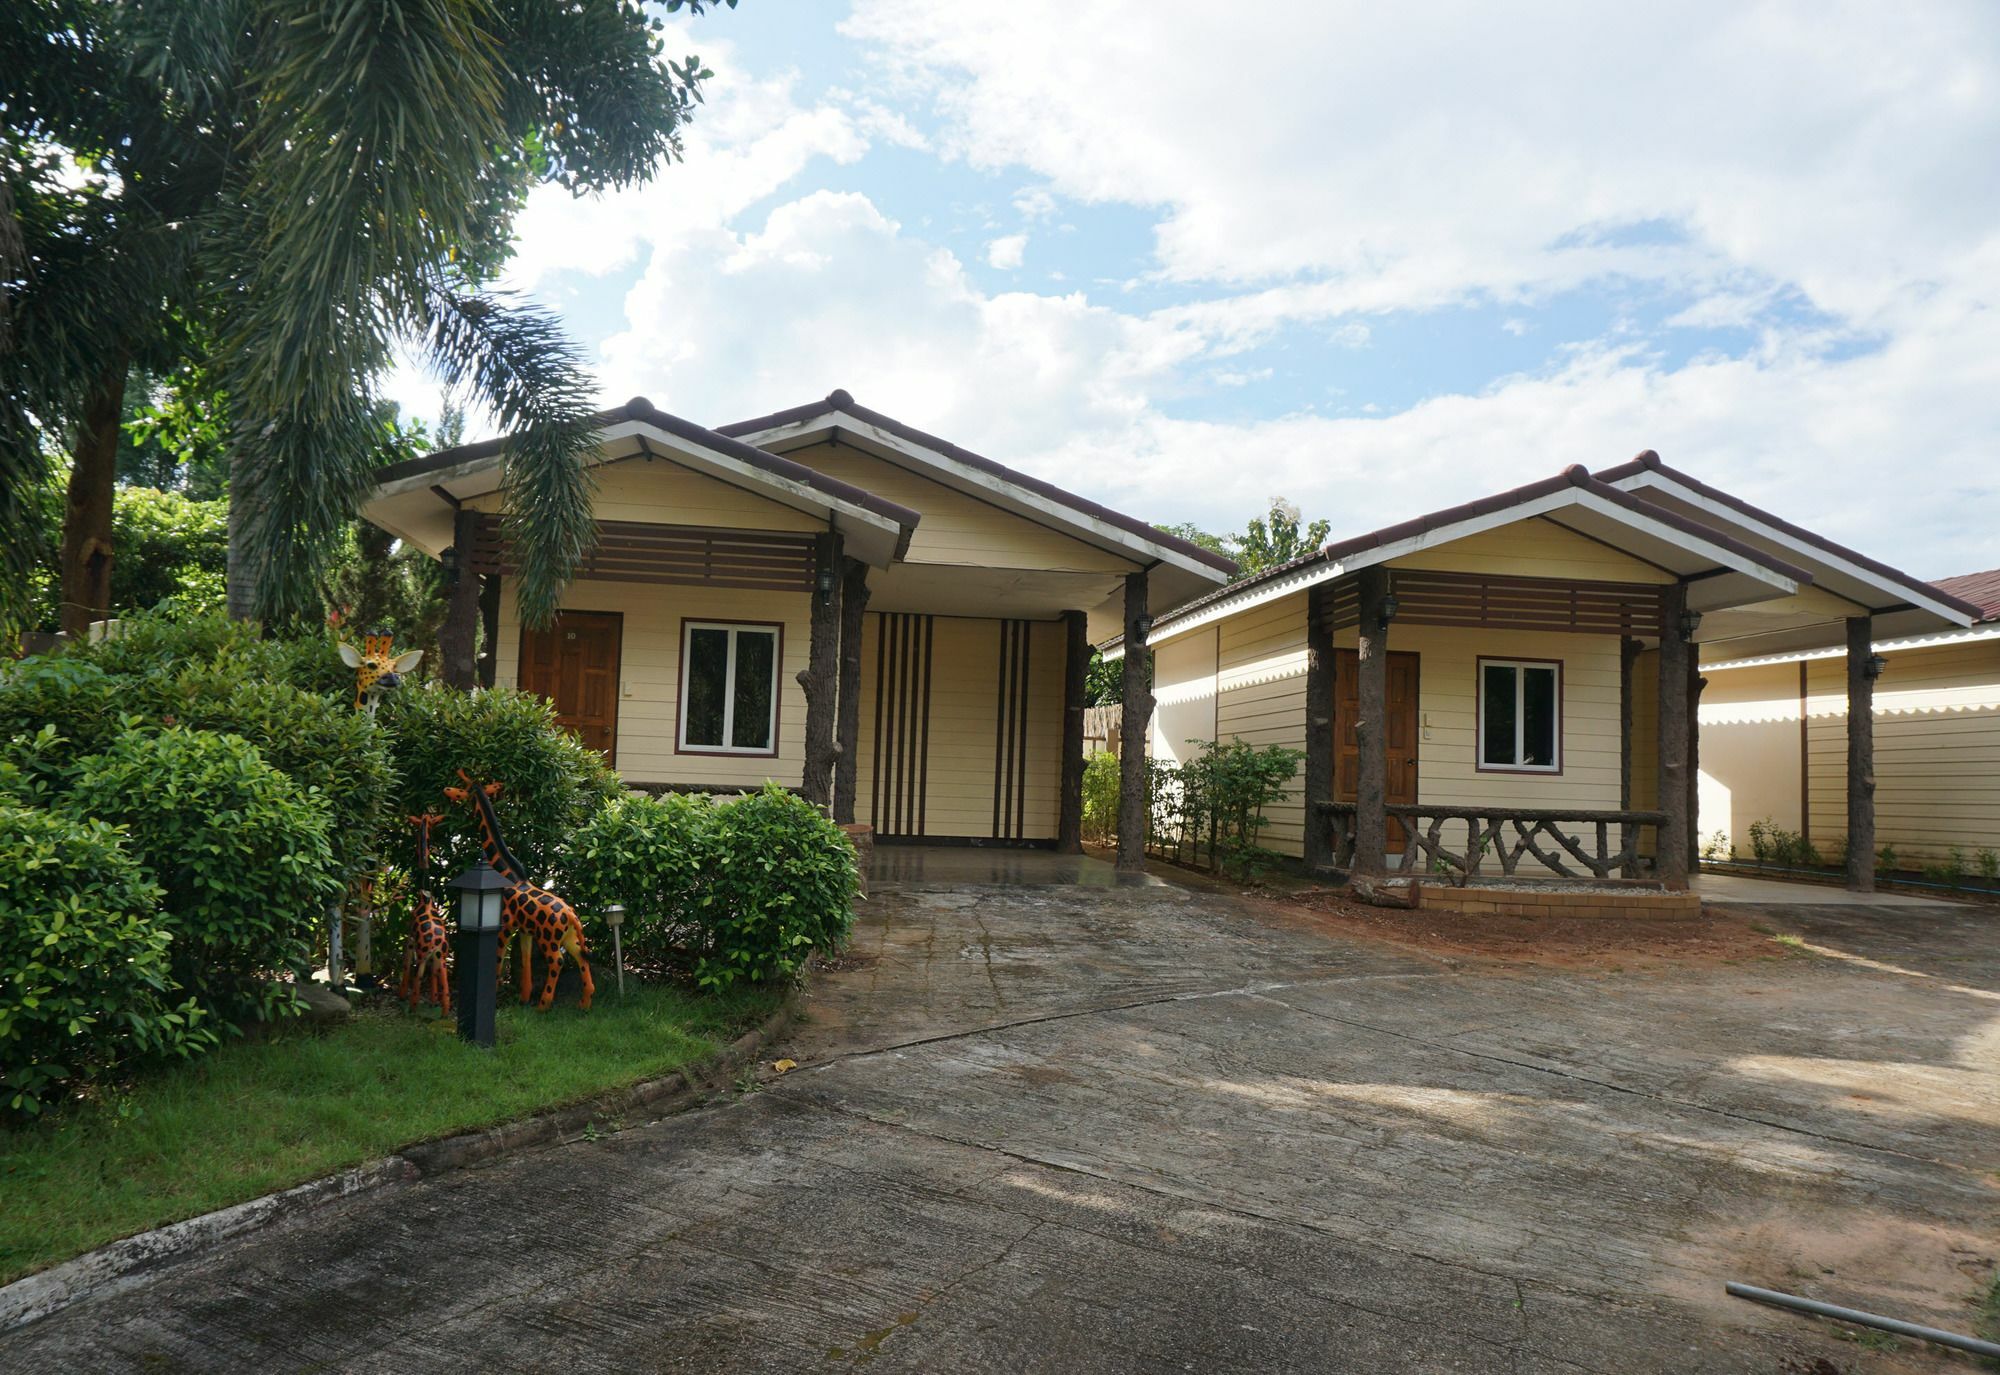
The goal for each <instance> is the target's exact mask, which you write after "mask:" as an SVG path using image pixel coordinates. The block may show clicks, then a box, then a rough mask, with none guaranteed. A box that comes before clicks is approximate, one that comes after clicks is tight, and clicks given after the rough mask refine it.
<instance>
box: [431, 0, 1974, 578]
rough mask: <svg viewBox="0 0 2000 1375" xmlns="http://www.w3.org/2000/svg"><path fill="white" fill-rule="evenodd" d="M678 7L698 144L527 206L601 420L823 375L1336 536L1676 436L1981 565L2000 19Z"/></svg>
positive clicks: (1014, 442) (1732, 476)
mask: <svg viewBox="0 0 2000 1375" xmlns="http://www.w3.org/2000/svg"><path fill="white" fill-rule="evenodd" d="M1919 17H1920V18H1921V21H1922V22H1921V23H1916V22H1911V21H1912V20H1913V19H1915V18H1919ZM669 28H670V31H669V42H668V47H669V50H670V51H671V52H673V53H674V54H676V55H679V54H682V53H698V54H699V55H700V56H701V57H702V58H703V59H704V60H705V61H706V63H707V64H708V65H709V66H710V67H711V68H712V69H713V70H714V72H715V76H714V78H713V79H712V81H710V82H709V84H708V86H707V90H706V95H707V100H706V104H705V105H704V106H703V107H702V108H701V110H700V112H699V114H698V116H697V118H696V120H695V122H694V123H693V124H692V125H691V126H690V127H689V129H688V131H687V138H686V157H685V160H684V161H683V162H682V163H680V164H676V165H673V166H671V167H668V168H666V169H665V170H663V171H662V172H661V173H660V175H658V176H657V177H656V178H655V179H653V180H652V181H651V182H649V183H647V184H646V185H644V186H641V187H637V188H633V189H631V190H627V191H622V192H616V193H611V194H606V195H601V196H594V197H586V198H582V199H577V198H572V197H571V196H570V195H569V194H568V193H566V192H564V191H562V190H561V189H559V188H555V187H546V188H541V189H539V190H537V191H536V192H535V193H534V194H533V195H532V196H531V197H530V200H529V203H528V206H527V208H526V210H525V211H524V212H523V214H522V215H521V216H520V218H519V220H518V222H517V224H516V226H515V227H516V233H517V244H516V254H515V257H514V259H513V262H512V264H511V268H510V272H509V276H508V279H507V281H506V282H505V283H504V285H505V286H507V287H508V288H510V289H513V290H516V291H520V292H523V293H526V294H527V295H529V296H531V297H533V298H534V299H536V300H539V301H541V302H543V303H545V304H547V305H550V306H552V307H554V308H555V309H557V310H558V311H559V312H560V313H561V314H562V315H563V317H564V319H565V320H566V322H567V324H568V326H569V328H570V330H571V331H572V333H573V334H574V336H575V337H576V338H577V339H578V341H579V342H580V344H581V345H582V346H583V349H584V352H585V355H586V357H587V358H588V359H589V361H590V363H591V366H592V368H593V370H594V372H595V374H596V376H597V378H598V381H599V383H600V387H601V394H602V397H603V399H604V402H605V404H607V405H612V404H617V403H619V402H622V401H624V400H626V399H627V398H629V397H632V396H645V397H648V398H650V399H651V400H652V401H653V402H654V403H655V404H656V405H659V406H661V407H662V408H664V409H666V410H668V411H671V412H673V413H675V414H678V415H681V416H684V417H686V418H688V419H690V420H694V421H697V422H700V423H703V424H709V425H716V424H722V423H726V422H728V421H732V420H738V419H745V418H748V417H751V416H756V415H761V414H765V413H768V412H770V411H773V410H778V409H782V408H784V407H787V406H794V405H799V404H802V403H804V402H806V401H810V400H813V399H816V398H819V397H822V396H824V395H826V393H827V392H829V391H831V390H833V389H834V388H836V387H842V388H845V389H847V390H848V391H849V392H851V393H852V394H853V395H854V397H855V398H856V399H857V400H858V401H860V402H861V403H862V404H864V405H867V406H870V407H873V408H874V409H876V410H879V411H884V412H887V413H888V414H890V415H893V416H895V417H897V418H898V419H900V420H904V421H906V422H908V423H910V424H912V425H915V426H917V427H919V428H921V429H924V430H926V431H929V432H931V433H933V434H938V435H942V436H944V437H945V438H948V439H950V440H951V441H953V442H955V443H957V444H959V445H961V446H963V447H965V448H968V449H972V450H974V451H976V452H979V453H983V454H986V455H988V456H990V457H992V458H995V459H998V460H1000V461H1002V462H1004V463H1008V464H1011V465H1013V466H1015V467H1019V468H1022V469H1025V470H1027V471H1029V472H1031V473H1034V474H1036V475H1038V476H1041V477H1043V478H1046V479H1048V480H1050V481H1053V482H1056V483H1059V484H1061V485H1062V486H1065V487H1067V488H1069V489H1071V490H1072V491H1075V492H1078V493H1081V494H1083V495H1085V496H1088V497H1091V498H1093V499H1095V500H1098V501H1102V502H1105V503H1107V504H1110V505H1112V506H1115V507H1118V508H1120V509H1122V510H1126V511H1129V512H1131V513H1132V514H1134V515H1138V516H1141V517H1143V518H1145V519H1147V520H1151V521H1155V522H1161V523H1178V522H1182V521H1191V522H1193V523H1195V524H1197V525H1200V526H1202V527H1204V528H1206V529H1210V530H1216V531H1229V530H1240V529H1241V528H1242V526H1243V524H1244V522H1245V521H1246V520H1247V519H1248V518H1249V517H1251V516H1252V515H1255V514H1258V513H1259V512H1260V511H1262V510H1264V509H1265V508H1267V507H1268V505H1269V502H1270V499H1271V498H1272V497H1274V496H1280V495H1282V496H1285V497H1287V498H1290V499H1291V500H1293V501H1295V502H1297V503H1298V504H1299V506H1300V507H1301V508H1302V509H1303V511H1304V513H1305V515H1306V516H1307V517H1308V518H1310V517H1315V516H1323V517H1325V518H1327V519H1328V520H1330V521H1331V522H1332V527H1333V534H1334V537H1336V538H1338V537H1340V536H1341V535H1343V534H1354V533H1359V532H1362V531H1365V530H1368V529H1372V528H1375V527H1376V526H1379V525H1383V524H1386V523H1389V522H1391V521H1395V520H1399V519H1404V518H1407V517H1409V516H1413V515H1417V514H1420V513H1422V512H1424V511H1428V510H1433V509H1436V508H1439V507H1442V506H1446V505H1449V504H1453V503H1456V502H1459V501H1463V500H1468V499H1470V498H1473V497H1476V496H1480V495H1484V494H1486V493H1489V492H1493V491H1497V490H1500V489H1502V488H1506V487H1511V486H1515V485H1518V484H1520V483H1523V482H1528V481H1532V480H1534V479H1536V478H1540V477H1544V476H1547V475H1549V474H1551V473H1554V472H1557V471H1559V470H1561V469H1563V468H1565V467H1567V466H1569V465H1570V464H1573V463H1582V464H1585V465H1587V466H1590V467H1593V468H1596V467H1602V466H1605V465H1608V464H1612V463H1616V462H1620V461H1622V460H1624V459H1627V458H1629V457H1631V456H1632V455H1633V454H1634V453H1637V452H1638V451H1640V450H1642V449H1648V448H1650V449H1655V450H1657V451H1659V453H1660V454H1661V456H1662V457H1663V458H1665V460H1666V461H1667V462H1668V463H1670V464H1673V465H1674V466H1676V467H1679V468H1682V469H1684V470H1686V471H1688V472H1690V473H1692V474H1694V475H1695V476H1697V477H1699V478H1701V479H1702V480H1704V481H1706V482H1709V483H1711V484H1713V485H1716V486H1719V487H1722V488H1724V489H1726V490H1729V491H1732V492H1734V493H1736V494H1737V495H1739V496H1742V497H1744V498H1747V499H1748V500H1750V501H1753V502H1756V503H1758V504H1760V505H1765V506H1768V507H1770V508H1772V509H1774V510H1776V511H1778V512H1779V513H1781V514H1783V515H1785V516H1786V517H1787V518H1789V519H1792V520H1794V521H1796V522H1798V523H1801V524H1804V525H1807V526H1809V527H1811V528H1813V529H1815V530H1818V531H1820V532H1821V533H1823V534H1825V535H1828V536H1830V537H1832V538H1834V539H1837V540H1840V541H1843V542H1845V543H1848V544H1851V545H1854V546H1856V547H1858V548H1860V549H1861V550H1863V551H1864V552H1866V553H1869V554H1871V555H1873V556H1875V557H1877V558H1881V559H1884V560H1886V561H1888V562H1890V563H1893V564H1896V565H1898V566H1900V567H1903V568H1905V569H1907V570H1908V571H1910V572H1913V573H1916V574H1919V575H1921V576H1927V577H1936V576H1943V575H1947V574H1952V573H1960V572H1966V571H1970V570H1973V569H1981V568H1990V567H1993V566H1996V565H2000V310H1997V309H1996V306H2000V157H1996V150H2000V5H1993V4H1990V3H1984V0H1966V3H1952V2H1951V0H1929V3H1927V4H1926V5H1924V6H1922V7H1920V8H1915V9H1905V8H1904V7H1901V6H1885V5H1880V4H1855V5H1842V4H1836V3H1824V2H1822V3H1800V4H1748V3H1741V0H1738V3H1731V4H1723V5H1709V4H1701V3H1684V4H1679V5H1648V6H1610V5H1602V4H1575V5H1564V4H1557V3H1545V4H1541V5H1537V6H1532V7H1519V6H1495V5H1490V4H1470V3H1469V4H1463V5H1454V4H1443V3H1434V4H1423V5H1394V6H1390V5H1381V4H1372V3H1356V4H1348V3H1327V2H1326V0H1296V3H1294V2H1292V0H1259V3H1257V4H1254V5H1236V6H1221V7H1218V6H1216V5H1214V4H1212V3H1210V4H1199V5H1198V4H1194V3H1191V2H1188V0H1091V3H1087V4H1078V3H1076V0H1007V2H1006V3H1002V4H984V3H980V4H974V3H963V2H962V0H929V2H925V0H852V3H844V2H843V3H835V0H742V2H741V5H740V7H739V8H738V9H736V10H733V11H732V10H730V9H727V8H722V7H718V8H717V9H716V10H715V11H714V12H712V13H710V14H708V15H704V16H702V17H699V18H685V17H675V18H673V19H671V20H670V21H669ZM392 393H393V395H394V396H395V397H396V399H398V400H399V401H400V402H402V404H403V405H404V406H405V408H406V409H407V410H410V411H412V412H413V413H415V414H417V415H420V416H432V415H435V414H436V413H437V411H438V408H439V401H438V398H437V396H436V392H435V388H434V386H433V384H431V383H430V382H429V381H428V379H426V378H423V377H422V376H420V375H416V374H412V373H407V372H406V373H403V374H400V375H399V376H398V378H397V379H396V380H395V382H394V383H393V387H392ZM472 437H477V435H476V434H475V435H474V436H472Z"/></svg>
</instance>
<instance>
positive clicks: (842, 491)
mask: <svg viewBox="0 0 2000 1375" xmlns="http://www.w3.org/2000/svg"><path fill="white" fill-rule="evenodd" d="M621 420H642V421H645V422H646V423H647V424H649V425H653V426H656V427H657V428H659V429H662V430H665V431H666V432H667V433H668V434H671V435H676V436H678V437H680V438H682V439H685V440H687V441H688V442H690V443H693V444H700V445H701V446H703V447H704V448H709V449H714V450H716V451H717V452H719V453H725V454H728V455H729V456H730V457H731V458H734V459H738V460H741V461H742V462H744V463H748V464H750V465H751V466H752V467H755V468H758V469H761V470H762V471H764V472H767V473H770V474H771V475H772V476H774V477H781V478H786V479H788V480H790V481H792V482H797V483H800V484H801V485H803V486H807V487H810V488H812V489H813V490H814V491H816V492H819V493H821V494H822V495H825V496H828V497H832V498H833V499H834V500H836V501H843V502H846V503H847V504H848V505H850V506H859V507H860V508H861V509H862V510H864V511H872V512H874V513H875V514H876V515H878V516H883V517H886V518H887V519H889V520H893V521H895V522H896V523H897V524H898V525H901V526H903V527H904V528H905V529H909V528H910V527H913V526H915V525H916V524H917V522H918V521H919V520H920V519H921V516H920V515H919V514H918V513H917V512H915V511H912V510H911V509H910V508H909V507H907V506H901V505H898V504H897V503H896V502H893V501H890V500H889V499H888V498H887V497H880V496H877V495H875V493H873V492H870V491H867V490H865V489H863V488H860V487H856V486H855V485H854V484H853V483H851V482H842V481H841V480H840V479H838V478H834V477H828V476H827V475H826V474H825V473H821V472H816V471H815V470H813V469H811V468H808V467H807V466H806V465H805V464H803V463H794V462H793V461H792V460H791V459H789V458H785V457H783V456H782V455H779V454H773V453H767V452H765V451H764V450H762V449H759V448H756V447H755V446H753V445H750V444H745V443H744V442H743V441H741V440H740V439H735V438H732V437H731V436H729V435H726V434H724V433H722V432H721V431H720V430H711V429H708V428H706V427H704V426H701V425H697V424H695V423H694V422H693V421H692V420H683V419H681V418H680V417H679V416H677V415H669V414H668V413H667V412H665V411H663V410H661V409H660V408H659V407H657V406H655V405H654V404H653V403H652V402H650V401H648V400H647V399H646V398H645V397H643V396H635V397H633V398H632V399H631V400H630V401H627V402H626V403H625V404H624V405H622V406H613V407H612V408H611V409H610V410H608V411H599V412H598V413H597V414H596V415H594V416H592V417H591V422H592V423H593V424H595V425H597V426H599V427H602V426H606V425H615V424H617V423H618V422H619V421H621ZM510 442H512V436H509V435H501V436H500V437H499V438H497V439H482V440H480V441H478V442H477V443H475V444H460V445H458V446H457V447H455V448H450V449H439V450H438V451H437V452H436V453H430V454H425V455H424V456H423V457H422V458H410V459H405V460H403V461H402V462H401V463H390V464H386V465H384V466H383V467H380V468H377V469H376V470H375V483H376V485H377V486H380V485H381V484H383V483H385V482H394V481H396V480H397V479H399V478H406V477H418V476H421V475H423V474H425V473H434V472H437V471H438V470H440V469H443V468H450V467H454V466H456V465H457V464H460V463H471V462H475V461H477V460H479V459H482V458H494V457H498V456H499V454H500V453H501V452H502V451H504V450H505V449H506V447H507V445H508V444H509V443H510Z"/></svg>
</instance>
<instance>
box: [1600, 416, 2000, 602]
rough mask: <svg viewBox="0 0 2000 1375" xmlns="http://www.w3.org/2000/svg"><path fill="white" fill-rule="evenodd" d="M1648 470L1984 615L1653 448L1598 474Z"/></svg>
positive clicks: (1607, 478)
mask: <svg viewBox="0 0 2000 1375" xmlns="http://www.w3.org/2000/svg"><path fill="white" fill-rule="evenodd" d="M1645 469H1651V470H1652V471H1653V472H1656V473H1659V474H1660V475H1661V476H1663V477H1667V478H1671V479H1672V480H1673V481H1674V482H1676V483H1678V484H1680V485H1681V486H1683V487H1685V488H1687V489H1688V490H1689V491H1691V492H1695V493H1698V494H1699V495H1701V496H1704V497H1706V498H1708V499H1709V500H1710V501H1713V502H1715V503H1716V504H1717V505H1720V506H1727V507H1728V508H1729V509H1730V510H1732V511H1736V512H1738V513H1740V514H1742V515H1746V516H1749V517H1750V518H1751V519H1752V520H1756V521H1761V522H1762V523H1763V524H1765V525H1768V526H1770V527H1771V528H1772V529H1774V530H1782V531H1784V532H1785V533H1786V534H1788V535H1790V536H1791V537H1792V538H1793V539H1796V540H1798V541H1800V542H1801V543H1803V544H1809V545H1812V546H1813V547H1814V548H1816V549H1821V550H1824V551H1825V552H1827V553H1829V554H1832V555H1833V556H1834V557H1835V558H1840V559H1845V560H1846V561H1847V562H1849V563H1851V564H1855V565H1856V566H1858V567H1861V568H1865V569H1867V570H1868V571H1869V572H1871V573H1873V574H1875V575H1876V576H1877V577H1879V578H1882V579H1884V580H1886V581H1888V582H1893V583H1901V584H1902V585H1903V586H1904V587H1907V588H1914V589H1921V588H1930V589H1931V590H1932V591H1934V592H1938V593H1939V594H1940V595H1941V597H1942V598H1943V600H1944V601H1946V602H1950V603H1954V604H1956V605H1957V607H1958V609H1959V610H1960V611H1963V612H1965V613H1966V614H1967V615H1979V614H1981V613H1980V609H1979V607H1978V606H1977V605H1976V604H1975V603H1973V602H1970V601H1967V600H1965V599H1964V598H1962V597H1959V596H1956V595H1954V594H1953V593H1952V592H1950V591H1949V590H1948V589H1945V588H1944V586H1943V584H1941V583H1927V582H1925V581H1924V580H1923V579H1922V578H1918V577H1912V576H1911V575H1910V574H1908V573H1905V572H1903V570H1902V569H1900V568H1891V567H1890V566H1889V565H1888V564H1886V563H1882V562H1880V561H1879V560H1876V559H1871V558H1869V557H1868V556H1867V555H1866V554H1861V553H1856V552H1855V551H1854V550H1852V549H1849V548H1848V547H1847V546H1846V545H1842V544H1835V543H1834V542H1833V541H1832V540H1830V539H1828V538H1826V537H1825V536H1824V535H1816V534H1814V533H1813V532H1812V531H1810V530H1808V529H1805V528H1804V527H1803V526H1798V525H1794V524H1792V523H1791V522H1790V521H1788V520H1785V519H1783V518H1782V517H1779V516H1774V515H1772V514H1771V513H1770V512H1769V511H1766V510H1764V509H1762V508H1761V507H1757V506H1752V505H1751V504H1750V503H1749V502H1747V501H1745V500H1743V499H1742V498H1741V497H1733V496H1731V495H1730V494H1729V493H1727V492H1725V491H1722V490H1721V489H1720V488H1716V487H1711V486H1709V485H1708V484H1707V483H1705V482H1703V481H1702V480H1701V479H1700V478H1696V477H1690V476H1688V475H1687V474H1686V473H1684V472H1682V471H1681V470H1680V469H1678V468H1669V467H1668V466H1667V465H1666V464H1665V463H1663V462H1661V461H1660V456H1659V455H1658V454H1656V453H1654V452H1653V451H1652V450H1651V449H1647V450H1644V451H1643V452H1641V453H1640V454H1639V455H1638V457H1636V458H1633V459H1631V460H1629V461H1627V462H1624V463H1620V464H1619V465H1618V466H1617V467H1615V468H1606V469H1605V470H1604V471H1602V472H1600V473H1598V474H1597V476H1598V478H1599V480H1600V481H1604V482H1616V481H1618V480H1619V479H1621V478H1627V477H1631V476H1632V475H1633V474H1635V473H1638V472H1640V471H1642V470H1645Z"/></svg>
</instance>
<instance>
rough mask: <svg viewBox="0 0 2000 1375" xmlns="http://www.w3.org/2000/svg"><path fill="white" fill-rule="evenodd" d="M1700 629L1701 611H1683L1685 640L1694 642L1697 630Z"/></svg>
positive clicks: (1682, 626)
mask: <svg viewBox="0 0 2000 1375" xmlns="http://www.w3.org/2000/svg"><path fill="white" fill-rule="evenodd" d="M1700 629H1701V613H1700V612H1699V611H1683V612H1681V638H1682V639H1683V640H1686V641H1688V642H1690V643H1692V642H1693V640H1694V633H1695V631H1697V630H1700Z"/></svg>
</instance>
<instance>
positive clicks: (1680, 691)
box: [1654, 583, 1694, 889]
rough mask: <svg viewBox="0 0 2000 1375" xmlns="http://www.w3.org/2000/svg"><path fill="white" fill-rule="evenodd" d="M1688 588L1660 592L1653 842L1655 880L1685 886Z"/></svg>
mask: <svg viewBox="0 0 2000 1375" xmlns="http://www.w3.org/2000/svg"><path fill="white" fill-rule="evenodd" d="M1686 610H1687V587H1686V586H1685V585H1684V584H1682V583H1675V584H1674V585H1673V586H1671V587H1665V588H1662V589H1661V590H1660V625H1661V630H1660V664H1659V679H1660V701H1659V713H1658V715H1659V720H1658V723H1657V724H1658V729H1659V756H1660V781H1659V810H1660V811H1662V812H1665V813H1666V817H1667V819H1666V821H1665V822H1664V823H1663V824H1662V825H1661V826H1660V835H1659V841H1658V843H1657V844H1656V845H1655V846H1654V855H1655V862H1656V864H1657V865H1658V868H1659V878H1660V881H1661V882H1662V883H1664V884H1666V886H1667V887H1669V888H1673V889H1685V888H1686V887H1687V886H1688V776H1689V767H1688V766H1689V764H1690V763H1691V762H1692V761H1691V758H1690V755H1691V754H1692V748H1691V744H1690V741H1689V735H1688V697H1689V693H1688V686H1689V684H1688V665H1689V663H1690V662H1691V661H1692V657H1693V652H1694V650H1693V646H1692V645H1690V644H1689V643H1688V641H1687V639H1686V637H1684V636H1683V635H1682V634H1681V617H1682V613H1684V612H1685V611H1686Z"/></svg>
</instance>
